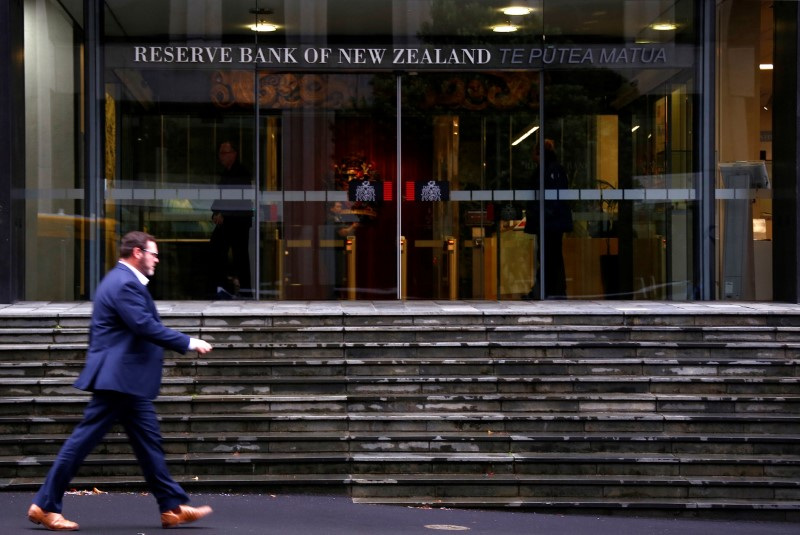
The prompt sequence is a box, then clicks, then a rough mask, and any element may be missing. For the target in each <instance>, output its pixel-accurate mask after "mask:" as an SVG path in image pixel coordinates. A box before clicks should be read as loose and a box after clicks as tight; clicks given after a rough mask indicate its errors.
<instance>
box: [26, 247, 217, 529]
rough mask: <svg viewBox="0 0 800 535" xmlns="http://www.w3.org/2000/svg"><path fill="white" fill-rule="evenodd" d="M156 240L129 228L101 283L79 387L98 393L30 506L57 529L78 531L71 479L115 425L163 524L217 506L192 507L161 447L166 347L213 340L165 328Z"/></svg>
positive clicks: (201, 347)
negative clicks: (68, 502) (69, 504)
mask: <svg viewBox="0 0 800 535" xmlns="http://www.w3.org/2000/svg"><path fill="white" fill-rule="evenodd" d="M156 264H158V248H157V246H156V242H155V238H154V237H153V236H150V235H149V234H146V233H144V232H138V231H134V232H129V233H128V234H126V235H125V236H124V237H123V238H122V243H121V245H120V260H119V263H118V264H117V265H116V266H115V267H114V268H113V269H112V270H111V271H109V272H108V274H106V276H105V278H104V279H103V281H102V282H101V283H100V285H99V286H98V287H97V295H96V297H95V301H94V306H93V311H92V322H91V327H90V330H89V350H88V352H87V355H86V365H85V366H84V369H83V371H82V372H81V374H80V376H79V377H78V380H77V381H75V385H74V386H75V387H76V388H79V389H81V390H86V391H90V392H92V399H91V401H89V404H88V405H87V406H86V409H85V410H84V415H83V420H82V421H81V422H80V423H79V424H78V425H77V427H75V429H74V431H73V432H72V435H71V436H70V437H69V438H68V439H67V441H66V442H65V443H64V445H63V446H62V447H61V450H60V451H59V453H58V456H57V457H56V460H55V463H54V464H53V466H52V468H51V469H50V472H49V473H48V474H47V478H46V479H45V482H44V484H43V485H42V487H41V488H40V489H39V492H37V493H36V496H35V497H34V499H33V504H32V505H31V506H30V509H28V519H29V520H30V521H31V522H33V523H35V524H41V525H43V526H44V527H46V528H47V529H49V530H53V531H75V530H77V529H78V524H76V523H75V522H72V521H70V520H67V519H66V518H64V517H63V516H62V515H61V508H62V500H63V497H64V492H65V491H66V489H67V486H68V485H69V482H70V481H71V480H72V478H73V477H74V476H75V474H76V473H77V471H78V468H79V467H80V465H81V463H82V462H83V460H84V459H85V458H86V456H87V455H89V453H91V451H92V450H93V449H94V447H95V446H96V445H97V444H98V443H99V442H100V440H102V438H103V437H104V436H105V434H106V433H107V432H108V430H109V429H110V428H111V426H112V425H113V424H114V423H116V422H120V423H121V424H122V426H123V427H124V429H125V433H126V434H127V435H128V439H129V440H130V442H131V445H132V446H133V450H134V452H135V453H136V458H137V460H138V461H139V465H140V466H141V469H142V472H143V474H144V477H145V481H146V482H147V486H148V487H149V488H150V491H151V492H152V494H153V496H154V497H155V499H156V500H157V502H158V507H159V509H160V511H161V525H162V527H165V528H168V527H174V526H177V525H179V524H185V523H187V522H192V521H194V520H198V519H200V518H202V517H204V516H206V515H208V514H209V513H211V508H210V507H208V506H203V507H199V508H194V507H189V506H187V505H185V504H186V503H187V502H188V501H189V496H188V495H187V494H186V492H185V491H184V490H183V489H182V488H181V486H180V485H179V484H178V483H177V482H176V481H175V480H174V479H172V476H171V475H170V473H169V470H168V469H167V464H166V460H165V458H164V450H163V449H162V448H161V433H160V431H159V426H158V420H157V416H156V411H155V407H154V405H153V400H154V399H155V398H156V396H157V395H158V391H159V389H160V387H161V371H162V364H163V352H164V348H166V349H171V350H172V351H177V352H179V353H185V352H186V351H187V350H194V351H197V352H198V353H201V354H202V353H208V352H209V351H211V345H210V344H209V343H208V342H205V341H203V340H200V339H197V338H190V337H189V336H187V335H185V334H183V333H180V332H178V331H175V330H172V329H169V328H167V327H165V326H164V325H163V324H162V323H161V320H160V318H159V316H158V311H157V310H156V306H155V303H154V302H153V299H152V297H150V293H149V292H148V290H147V288H146V285H147V283H148V277H152V276H153V274H154V273H155V268H156Z"/></svg>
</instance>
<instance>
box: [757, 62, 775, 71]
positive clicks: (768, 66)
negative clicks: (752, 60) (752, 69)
mask: <svg viewBox="0 0 800 535" xmlns="http://www.w3.org/2000/svg"><path fill="white" fill-rule="evenodd" d="M758 68H759V69H761V70H762V71H771V70H772V63H761V64H760V65H759V66H758Z"/></svg>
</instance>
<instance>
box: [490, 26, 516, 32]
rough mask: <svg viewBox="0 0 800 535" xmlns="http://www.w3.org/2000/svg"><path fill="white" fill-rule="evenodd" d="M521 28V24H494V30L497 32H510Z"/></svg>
mask: <svg viewBox="0 0 800 535" xmlns="http://www.w3.org/2000/svg"><path fill="white" fill-rule="evenodd" d="M517 30H519V26H516V25H514V24H497V25H495V26H492V31H493V32H497V33H510V32H515V31H517Z"/></svg>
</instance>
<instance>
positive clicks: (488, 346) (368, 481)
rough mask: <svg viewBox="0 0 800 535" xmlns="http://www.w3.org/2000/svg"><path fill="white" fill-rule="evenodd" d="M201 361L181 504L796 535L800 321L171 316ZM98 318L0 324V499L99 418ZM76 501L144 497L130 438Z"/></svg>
mask: <svg viewBox="0 0 800 535" xmlns="http://www.w3.org/2000/svg"><path fill="white" fill-rule="evenodd" d="M159 307H160V308H161V309H162V316H163V318H164V321H165V323H167V324H169V325H171V326H174V327H175V328H179V329H180V330H183V331H184V332H187V333H191V334H194V335H199V336H201V337H202V338H204V339H206V340H209V341H211V342H212V343H213V344H214V346H215V350H214V351H213V352H212V353H210V354H208V355H204V356H198V355H197V354H194V353H192V354H187V355H185V356H182V355H178V354H173V353H168V354H166V355H165V357H166V361H167V362H166V365H165V369H164V382H163V388H162V395H161V397H160V398H159V399H158V401H157V405H158V410H159V414H160V415H161V423H162V432H163V434H164V448H165V450H166V452H167V457H168V460H169V462H170V467H171V470H172V472H173V474H174V475H175V477H176V479H178V480H179V481H180V482H181V483H182V484H184V485H185V486H186V487H187V488H189V489H191V490H199V489H208V490H240V491H248V490H257V491H260V492H265V491H274V492H281V491H288V490H293V491H297V492H346V493H348V494H349V495H350V496H351V497H352V498H353V499H354V500H357V501H359V502H369V503H392V504H406V505H421V504H425V505H431V506H450V507H505V506H510V507H525V508H532V509H549V510H561V509H571V510H575V509H576V508H577V509H580V510H583V511H605V512H613V511H621V510H635V511H662V512H669V513H670V514H692V513H696V512H697V511H698V510H703V511H704V512H706V513H710V514H714V513H718V514H721V515H725V516H726V517H730V515H732V514H737V515H743V516H757V517H770V518H783V519H792V520H798V519H800V514H799V513H800V377H798V368H799V365H800V307H794V306H791V305H773V306H772V307H771V308H770V307H768V306H767V305H765V304H760V306H754V305H747V304H728V305H726V306H722V305H720V304H719V303H717V304H716V305H715V304H714V303H709V304H706V305H703V304H698V303H692V304H691V305H690V304H686V303H684V304H683V307H681V304H679V303H673V304H670V303H643V302H614V303H591V302H585V303H579V302H578V303H575V302H560V303H550V302H547V303H503V302H499V303H459V302H456V303H446V304H445V305H441V304H436V303H426V302H420V303H397V302H393V303H386V304H380V303H244V302H243V303H238V304H230V303H213V304H212V303H159ZM89 313H90V306H89V305H88V304H85V303H84V304H61V305H52V304H51V305H46V304H25V303H21V304H17V305H10V306H5V307H2V308H0V430H2V433H0V490H16V491H20V490H33V489H35V488H36V487H38V485H39V484H40V483H41V481H42V479H43V477H44V475H45V473H46V471H47V469H48V467H49V465H50V464H51V462H52V461H53V458H54V456H55V454H56V452H57V451H58V448H59V447H60V445H61V443H62V442H63V441H64V439H65V438H66V436H67V435H68V433H69V432H70V431H71V429H72V428H73V426H74V425H75V423H76V422H78V421H79V419H80V416H81V412H82V409H83V406H84V404H85V402H86V400H87V399H88V398H87V396H86V395H85V393H83V392H80V391H78V390H75V389H74V388H72V386H71V383H72V381H73V380H74V378H75V376H77V374H78V373H79V371H80V369H81V367H82V364H83V359H84V352H85V349H86V344H87V339H88V319H89ZM74 486H75V487H76V488H81V489H84V488H85V489H91V488H93V487H97V488H100V489H102V490H112V489H128V488H132V487H133V488H142V487H143V483H142V477H141V475H140V473H139V468H138V466H137V465H136V461H135V458H134V456H133V453H132V451H131V449H130V447H129V446H128V444H127V441H126V438H125V436H124V434H122V433H121V432H120V431H119V430H117V431H116V432H114V433H112V434H110V435H109V436H108V437H107V439H106V440H105V441H104V442H103V443H102V444H101V445H100V447H99V448H98V449H97V450H96V451H95V452H94V453H93V454H92V455H91V456H90V457H89V458H88V459H87V462H86V463H85V465H84V466H83V467H82V468H81V470H80V472H79V474H78V477H77V478H76V479H75V480H74Z"/></svg>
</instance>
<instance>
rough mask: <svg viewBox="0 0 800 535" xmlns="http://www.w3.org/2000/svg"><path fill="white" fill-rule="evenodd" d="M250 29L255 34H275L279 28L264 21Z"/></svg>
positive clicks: (251, 26)
mask: <svg viewBox="0 0 800 535" xmlns="http://www.w3.org/2000/svg"><path fill="white" fill-rule="evenodd" d="M248 28H250V29H251V30H253V31H254V32H274V31H277V29H278V27H277V26H275V25H274V24H270V23H269V22H264V21H263V20H260V21H258V22H256V23H255V24H251V25H250V26H248Z"/></svg>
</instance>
